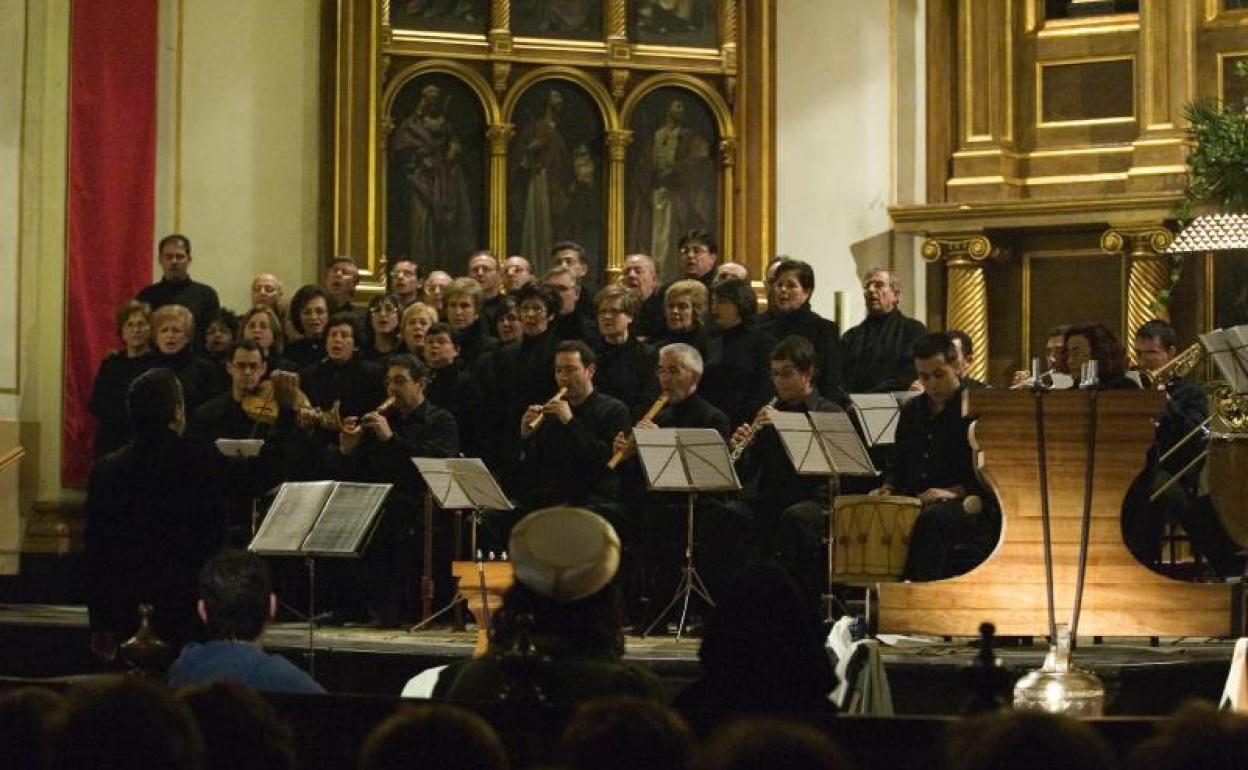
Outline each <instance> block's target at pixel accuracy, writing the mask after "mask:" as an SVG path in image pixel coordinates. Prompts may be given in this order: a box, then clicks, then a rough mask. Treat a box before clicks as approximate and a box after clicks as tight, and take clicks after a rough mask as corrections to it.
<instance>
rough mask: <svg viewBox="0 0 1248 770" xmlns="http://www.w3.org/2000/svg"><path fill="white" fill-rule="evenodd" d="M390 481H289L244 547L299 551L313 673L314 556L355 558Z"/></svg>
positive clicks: (270, 553) (267, 553) (280, 552)
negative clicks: (304, 571) (304, 569)
mask: <svg viewBox="0 0 1248 770" xmlns="http://www.w3.org/2000/svg"><path fill="white" fill-rule="evenodd" d="M393 486H394V485H393V484H356V483H352V482H347V481H290V482H287V483H285V484H282V485H281V487H279V489H278V492H277V497H276V498H275V499H274V500H273V504H272V505H271V506H269V512H268V513H267V514H266V515H265V517H264V523H263V524H261V525H260V529H259V530H258V531H257V532H256V534H255V536H254V537H252V539H251V544H250V545H248V546H247V550H248V551H251V552H252V553H255V554H259V555H261V556H302V557H303V558H304V563H305V564H306V565H307V567H308V651H307V657H308V668H309V669H310V671H311V672H312V674H313V675H315V674H316V647H315V646H314V645H313V633H314V629H315V628H316V623H315V621H314V618H316V559H317V557H322V558H339V559H358V558H359V557H360V553H361V551H363V550H364V547H365V546H366V545H367V544H368V539H369V537H371V536H372V533H373V529H374V528H375V527H376V524H377V514H378V513H379V512H380V511H381V505H382V503H384V502H385V501H386V496H387V495H389V494H390V489H391V488H392V487H393Z"/></svg>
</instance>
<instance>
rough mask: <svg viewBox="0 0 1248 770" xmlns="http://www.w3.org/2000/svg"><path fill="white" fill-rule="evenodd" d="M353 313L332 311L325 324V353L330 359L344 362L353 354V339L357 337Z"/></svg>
mask: <svg viewBox="0 0 1248 770" xmlns="http://www.w3.org/2000/svg"><path fill="white" fill-rule="evenodd" d="M357 323H358V322H357V320H356V317H355V314H354V313H351V312H345V313H334V314H333V315H332V316H330V319H329V323H327V324H325V355H326V356H328V357H329V360H330V361H333V362H334V363H338V364H345V363H347V362H348V361H350V360H351V358H352V357H353V356H354V355H355V347H356V346H355V341H356V339H358V338H359V336H360V335H359V330H358V329H357Z"/></svg>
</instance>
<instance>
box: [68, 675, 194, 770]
mask: <svg viewBox="0 0 1248 770" xmlns="http://www.w3.org/2000/svg"><path fill="white" fill-rule="evenodd" d="M49 746H50V747H51V751H50V752H49V754H50V761H49V763H48V767H49V768H52V769H53V770H106V768H121V767H130V768H139V767H142V768H153V769H155V768H160V769H161V770H200V768H201V767H203V759H204V742H203V737H202V736H201V735H200V732H199V727H198V726H197V725H196V724H195V718H194V717H193V716H191V712H190V710H189V709H187V707H186V706H185V705H183V704H182V703H179V702H178V700H177V699H176V698H174V696H173V693H172V692H170V691H169V689H168V688H166V687H163V686H161V685H159V684H155V683H153V682H149V681H147V680H145V679H142V678H139V677H135V676H109V677H102V678H98V679H94V680H92V681H88V682H84V683H82V684H79V685H78V686H77V687H75V688H74V689H73V690H72V691H71V692H70V694H69V699H68V703H67V704H66V706H65V709H64V711H63V712H62V713H61V714H60V715H59V717H58V718H57V719H56V720H54V721H53V723H52V732H51V735H50V736H49Z"/></svg>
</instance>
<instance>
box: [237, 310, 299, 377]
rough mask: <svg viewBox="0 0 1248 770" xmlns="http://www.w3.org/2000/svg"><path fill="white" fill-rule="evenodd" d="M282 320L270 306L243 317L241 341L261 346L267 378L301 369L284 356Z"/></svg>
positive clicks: (251, 311) (250, 312)
mask: <svg viewBox="0 0 1248 770" xmlns="http://www.w3.org/2000/svg"><path fill="white" fill-rule="evenodd" d="M282 326H283V324H282V320H281V318H279V317H278V315H277V313H276V312H274V311H273V308H272V307H270V306H269V305H256V306H255V307H253V308H252V309H251V310H248V311H247V315H245V316H243V317H242V333H241V335H240V339H244V340H250V341H252V342H254V343H256V344H257V345H259V346H260V350H261V351H263V352H264V361H265V365H266V366H265V375H264V376H265V377H268V376H269V375H270V374H272V373H273V372H274V371H276V370H278V369H281V370H282V371H286V372H295V371H298V370H299V367H298V366H297V365H296V364H295V363H294V362H293V361H290V360H289V359H287V358H285V357H284V356H283V353H284V352H285V350H286V335H285V334H284V333H283V331H282Z"/></svg>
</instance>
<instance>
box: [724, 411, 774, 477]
mask: <svg viewBox="0 0 1248 770" xmlns="http://www.w3.org/2000/svg"><path fill="white" fill-rule="evenodd" d="M778 400H779V396H776V397H774V398H772V399H771V400H770V401H768V402H767V406H765V407H763V408H764V409H770V408H771V407H773V406H775V405H776V401H778ZM758 429H759V420H758V418H757V417H755V418H754V422H752V423H750V432H749V433H747V434H745V438H744V439H742V440H741V443H740V444H737V445H736V446H735V447H733V448H732V453H731V454H730V455H729V457H730V459H731V460H732V461H733V462H734V463H735V462H736V461H737V460H739V459H741V455H743V454H745V450H747V449H749V448H750V444H753V443H754V439H755V438H757V437H758Z"/></svg>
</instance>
